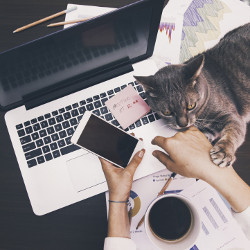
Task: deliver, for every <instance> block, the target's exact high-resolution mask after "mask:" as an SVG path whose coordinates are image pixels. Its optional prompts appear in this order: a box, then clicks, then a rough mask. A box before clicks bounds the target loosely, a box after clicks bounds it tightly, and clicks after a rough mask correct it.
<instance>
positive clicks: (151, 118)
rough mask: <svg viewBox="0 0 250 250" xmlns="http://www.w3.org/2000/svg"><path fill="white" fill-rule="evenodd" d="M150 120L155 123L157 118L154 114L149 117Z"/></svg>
mask: <svg viewBox="0 0 250 250" xmlns="http://www.w3.org/2000/svg"><path fill="white" fill-rule="evenodd" d="M148 119H149V121H150V122H153V121H155V117H154V115H153V114H151V115H149V116H148Z"/></svg>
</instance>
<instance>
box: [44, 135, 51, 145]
mask: <svg viewBox="0 0 250 250" xmlns="http://www.w3.org/2000/svg"><path fill="white" fill-rule="evenodd" d="M43 140H44V143H45V144H48V143H51V139H50V136H47V137H45V138H44V139H43Z"/></svg>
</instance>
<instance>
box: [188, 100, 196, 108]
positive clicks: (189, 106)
mask: <svg viewBox="0 0 250 250" xmlns="http://www.w3.org/2000/svg"><path fill="white" fill-rule="evenodd" d="M195 107H196V102H194V103H192V104H189V105H188V106H187V110H192V109H194V108H195Z"/></svg>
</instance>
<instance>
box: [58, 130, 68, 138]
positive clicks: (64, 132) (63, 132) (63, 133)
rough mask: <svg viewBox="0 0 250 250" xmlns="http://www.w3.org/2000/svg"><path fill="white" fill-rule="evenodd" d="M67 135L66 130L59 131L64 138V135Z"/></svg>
mask: <svg viewBox="0 0 250 250" xmlns="http://www.w3.org/2000/svg"><path fill="white" fill-rule="evenodd" d="M66 136H67V134H66V131H64V130H63V131H60V132H59V137H60V138H64V137H66Z"/></svg>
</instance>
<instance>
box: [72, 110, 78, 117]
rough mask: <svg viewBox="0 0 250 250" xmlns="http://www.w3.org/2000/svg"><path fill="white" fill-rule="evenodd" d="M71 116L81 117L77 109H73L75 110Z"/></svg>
mask: <svg viewBox="0 0 250 250" xmlns="http://www.w3.org/2000/svg"><path fill="white" fill-rule="evenodd" d="M71 115H72V116H73V117H75V116H78V115H79V112H78V110H77V109H73V110H72V111H71Z"/></svg>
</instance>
